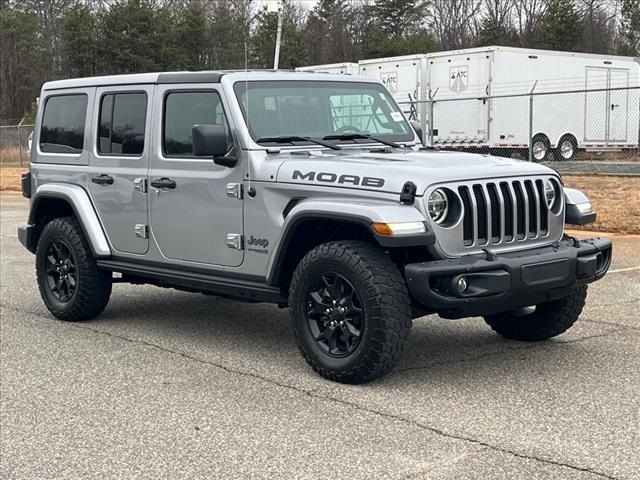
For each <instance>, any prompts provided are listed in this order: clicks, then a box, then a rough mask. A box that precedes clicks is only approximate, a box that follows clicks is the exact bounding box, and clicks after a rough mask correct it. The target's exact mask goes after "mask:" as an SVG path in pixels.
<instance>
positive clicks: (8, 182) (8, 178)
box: [0, 167, 28, 192]
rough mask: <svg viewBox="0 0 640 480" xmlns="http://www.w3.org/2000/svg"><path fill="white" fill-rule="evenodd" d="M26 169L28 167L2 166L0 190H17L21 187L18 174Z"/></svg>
mask: <svg viewBox="0 0 640 480" xmlns="http://www.w3.org/2000/svg"><path fill="white" fill-rule="evenodd" d="M26 170H28V167H23V168H20V167H2V168H0V191H2V192H4V191H14V192H19V191H20V190H21V189H22V186H21V184H20V175H21V174H22V172H25V171H26Z"/></svg>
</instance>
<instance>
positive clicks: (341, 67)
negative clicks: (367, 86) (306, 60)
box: [296, 62, 358, 75]
mask: <svg viewBox="0 0 640 480" xmlns="http://www.w3.org/2000/svg"><path fill="white" fill-rule="evenodd" d="M296 71H297V72H323V73H343V74H347V75H358V64H357V63H350V62H344V63H327V64H325V65H310V66H308V67H297V68H296Z"/></svg>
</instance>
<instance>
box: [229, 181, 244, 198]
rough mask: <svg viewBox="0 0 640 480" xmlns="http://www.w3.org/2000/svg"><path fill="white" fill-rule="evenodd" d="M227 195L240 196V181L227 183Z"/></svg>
mask: <svg viewBox="0 0 640 480" xmlns="http://www.w3.org/2000/svg"><path fill="white" fill-rule="evenodd" d="M227 197H231V198H238V199H241V198H242V184H240V183H227Z"/></svg>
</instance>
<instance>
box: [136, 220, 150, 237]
mask: <svg viewBox="0 0 640 480" xmlns="http://www.w3.org/2000/svg"><path fill="white" fill-rule="evenodd" d="M133 230H134V232H135V233H136V237H138V238H149V227H148V226H147V225H145V224H143V223H136V225H135V227H133Z"/></svg>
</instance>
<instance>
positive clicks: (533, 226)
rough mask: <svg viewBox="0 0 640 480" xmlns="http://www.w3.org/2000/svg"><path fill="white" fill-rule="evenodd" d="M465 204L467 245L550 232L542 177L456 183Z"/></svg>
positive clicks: (489, 244)
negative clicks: (465, 183)
mask: <svg viewBox="0 0 640 480" xmlns="http://www.w3.org/2000/svg"><path fill="white" fill-rule="evenodd" d="M458 193H459V194H460V198H461V199H462V205H463V208H464V218H463V219H462V222H463V239H464V246H465V247H466V248H473V247H482V246H491V245H500V244H504V243H511V242H521V241H527V240H529V239H534V238H542V237H545V236H547V235H548V234H549V209H548V208H547V204H546V201H545V195H544V183H543V180H542V179H524V180H520V179H518V180H503V181H497V182H487V183H473V184H468V185H461V186H459V187H458Z"/></svg>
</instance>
